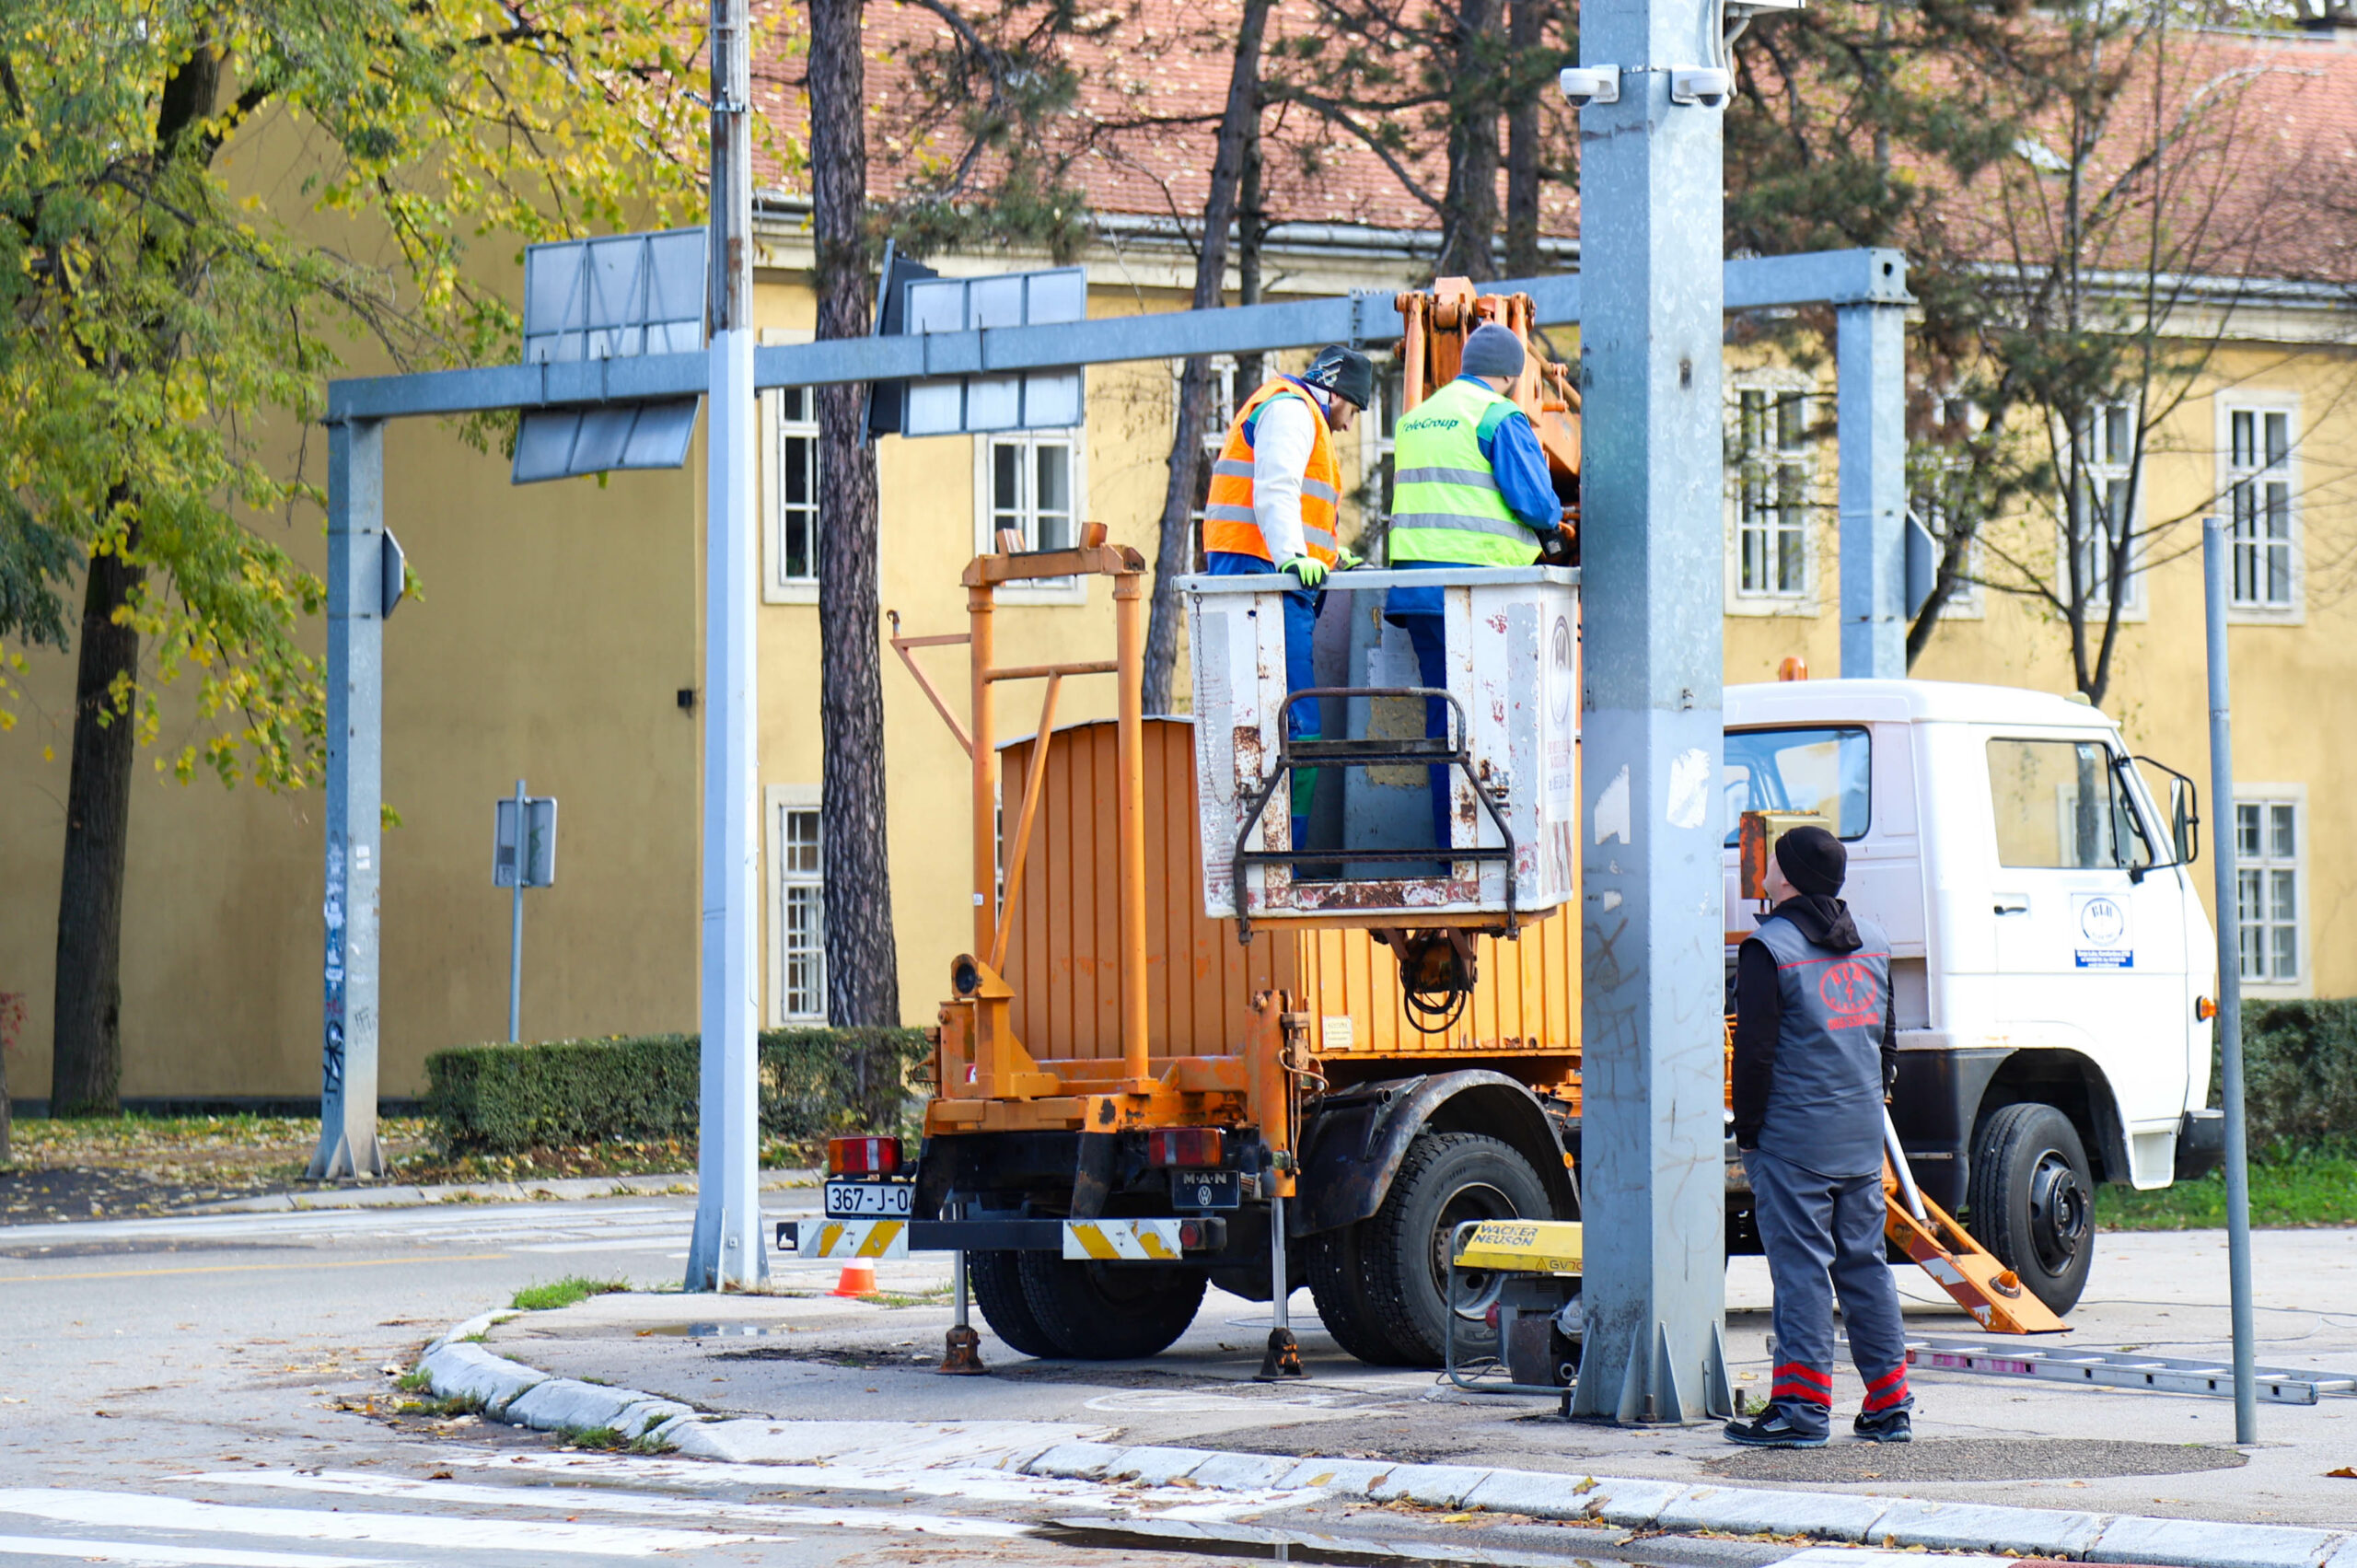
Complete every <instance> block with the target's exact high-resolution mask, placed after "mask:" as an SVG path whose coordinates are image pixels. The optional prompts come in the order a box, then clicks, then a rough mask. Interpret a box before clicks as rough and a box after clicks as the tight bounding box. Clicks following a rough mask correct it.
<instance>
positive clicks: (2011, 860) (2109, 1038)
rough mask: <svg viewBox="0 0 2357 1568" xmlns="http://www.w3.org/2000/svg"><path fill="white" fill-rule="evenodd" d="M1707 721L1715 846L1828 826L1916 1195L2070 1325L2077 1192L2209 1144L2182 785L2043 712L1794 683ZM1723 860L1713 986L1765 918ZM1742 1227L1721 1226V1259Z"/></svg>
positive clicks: (2216, 1145)
mask: <svg viewBox="0 0 2357 1568" xmlns="http://www.w3.org/2000/svg"><path fill="white" fill-rule="evenodd" d="M1725 711H1726V751H1725V772H1724V780H1725V788H1726V812H1727V814H1726V820H1727V822H1728V824H1729V825H1730V828H1732V826H1733V824H1734V823H1735V822H1736V818H1737V815H1738V814H1739V813H1741V812H1744V811H1749V810H1767V811H1801V812H1810V813H1814V814H1816V815H1817V816H1820V817H1822V818H1823V819H1825V820H1826V821H1828V822H1829V823H1831V824H1833V825H1834V830H1835V831H1836V832H1838V833H1839V834H1840V837H1841V839H1842V841H1843V842H1844V843H1845V844H1846V845H1847V846H1848V849H1849V853H1850V871H1849V883H1848V886H1847V887H1846V888H1845V889H1844V890H1843V891H1844V896H1845V897H1846V898H1847V899H1848V900H1850V902H1851V904H1852V906H1853V907H1854V908H1856V909H1857V910H1859V911H1860V912H1863V913H1865V914H1867V915H1870V916H1872V917H1873V918H1874V919H1875V921H1876V922H1878V923H1880V924H1881V925H1882V927H1883V929H1884V930H1885V931H1886V932H1887V933H1888V934H1889V936H1890V940H1891V952H1892V966H1891V968H1892V976H1893V990H1894V993H1895V997H1896V1003H1897V1007H1898V1029H1899V1035H1898V1043H1899V1050H1900V1056H1899V1074H1898V1089H1897V1091H1896V1093H1895V1095H1894V1097H1893V1102H1892V1108H1891V1109H1892V1117H1893V1120H1894V1121H1895V1122H1896V1123H1897V1125H1898V1133H1899V1141H1900V1143H1901V1144H1902V1145H1903V1146H1904V1147H1905V1149H1906V1151H1907V1156H1908V1158H1909V1160H1910V1163H1911V1164H1912V1165H1913V1166H1914V1169H1915V1176H1916V1179H1917V1180H1918V1181H1920V1182H1921V1183H1922V1187H1923V1190H1924V1191H1925V1192H1926V1193H1927V1194H1928V1195H1929V1196H1931V1197H1932V1199H1933V1201H1934V1202H1938V1203H1940V1204H1941V1205H1942V1206H1944V1207H1945V1208H1947V1209H1948V1210H1950V1211H1951V1212H1956V1211H1958V1210H1961V1211H1963V1214H1962V1217H1963V1218H1964V1219H1965V1222H1966V1224H1967V1225H1968V1226H1969V1227H1970V1229H1971V1230H1972V1232H1973V1234H1974V1235H1975V1236H1976V1237H1979V1238H1980V1241H1981V1242H1982V1243H1983V1244H1984V1245H1985V1246H1987V1247H1988V1248H1989V1249H1990V1250H1991V1251H1992V1252H1994V1253H1996V1254H1997V1255H1998V1257H2000V1258H2001V1259H2003V1260H2004V1261H2005V1263H2006V1264H2007V1265H2008V1266H2009V1267H2011V1268H2012V1269H2013V1270H2014V1272H2016V1273H2018V1274H2019V1275H2020V1276H2021V1278H2022V1281H2023V1283H2026V1285H2028V1286H2029V1287H2030V1289H2031V1290H2032V1291H2033V1292H2034V1293H2035V1294H2036V1295H2038V1297H2039V1298H2040V1299H2042V1300H2043V1301H2045V1302H2046V1303H2047V1305H2048V1306H2049V1307H2053V1308H2054V1309H2055V1310H2056V1311H2057V1312H2064V1311H2068V1310H2069V1309H2070V1307H2072V1306H2073V1305H2074V1304H2075V1303H2076V1302H2077V1301H2078V1299H2079V1295H2080V1292H2081V1291H2082V1290H2084V1288H2085V1285H2086V1280H2087V1272H2088V1269H2089V1266H2090V1265H2091V1264H2092V1262H2093V1261H2094V1254H2095V1247H2094V1240H2095V1227H2094V1223H2093V1214H2092V1212H2091V1200H2092V1197H2093V1183H2094V1182H2096V1181H2118V1182H2125V1183H2127V1184H2129V1185H2131V1186H2134V1187H2139V1188H2154V1187H2165V1186H2167V1185H2168V1184H2169V1183H2170V1182H2171V1181H2172V1180H2174V1179H2179V1178H2184V1177H2189V1176H2195V1175H2200V1174H2204V1173H2206V1172H2208V1171H2210V1170H2212V1169H2214V1168H2215V1167H2216V1166H2217V1164H2218V1161H2219V1159H2220V1156H2221V1155H2222V1153H2223V1130H2224V1129H2223V1121H2222V1120H2221V1118H2220V1115H2219V1113H2218V1112H2217V1111H2215V1110H2212V1109H2207V1107H2206V1105H2205V1102H2206V1100H2207V1099H2208V1091H2209V1086H2210V1053H2211V1023H2210V1019H2211V1018H2212V1016H2213V1015H2214V1012H2215V1007H2214V1005H2213V1004H2212V997H2214V996H2215V995H2216V982H2217V960H2216V947H2215V946H2214V943H2213V941H2212V931H2211V925H2210V922H2209V919H2208V917H2207V916H2206V915H2205V914H2204V913H2203V912H2202V908H2201V904H2200V900H2198V899H2197V898H2196V897H2195V893H2194V884H2193V880H2192V870H2191V863H2192V861H2193V859H2194V857H2195V855H2196V854H2198V852H2199V843H2198V838H2197V822H2198V816H2197V804H2196V797H2195V795H2194V791H2193V786H2192V784H2191V783H2190V781H2189V780H2188V779H2186V778H2185V776H2184V775H2183V774H2181V773H2178V772H2176V771H2175V770H2173V769H2170V768H2167V767H2165V765H2163V764H2161V763H2158V762H2154V761H2151V760H2150V759H2144V758H2131V756H2130V755H2129V753H2128V750H2127V749H2126V747H2125V746H2124V745H2123V744H2122V742H2121V740H2120V736H2119V726H2118V725H2116V724H2114V723H2113V722H2112V721H2111V720H2110V719H2108V718H2106V717H2105V716H2104V715H2103V714H2101V713H2100V712H2098V711H2096V709H2094V708H2093V707H2090V706H2088V705H2087V704H2085V703H2082V702H2076V701H2073V700H2070V699H2066V698H2062V697H2056V696H2051V695H2049V694H2046V693H2044V692H2038V691H2017V690H2014V689H2012V688H2007V687H1998V686H1968V685H1960V684H1952V683H1947V682H1941V681H1928V680H1795V681H1782V682H1778V683H1775V684H1772V685H1756V686H1730V687H1728V688H1727V689H1726V708H1725ZM2140 764H2141V766H2140ZM2148 770H2149V772H2148ZM2148 781H2149V782H2148ZM2154 784H2157V785H2158V786H2160V787H2161V788H2162V789H2163V790H2164V791H2165V798H2166V799H2167V800H2168V802H2169V808H2168V810H2167V811H2166V812H2165V813H2164V812H2163V811H2161V810H2160V809H2158V808H2156V807H2155V804H2154V793H2153V787H2152V786H2153V785H2154ZM1735 842H1736V841H1735V835H1734V833H1733V832H1732V831H1730V832H1729V834H1728V837H1727V846H1728V847H1727V852H1726V907H1727V922H1726V928H1727V931H1728V934H1729V937H1730V946H1729V947H1728V949H1727V958H1728V962H1729V964H1730V966H1732V964H1733V962H1734V956H1735V948H1734V946H1733V943H1734V942H1736V941H1739V940H1740V935H1739V934H1741V933H1744V932H1747V931H1749V930H1750V929H1751V926H1752V924H1753V922H1754V920H1755V918H1756V916H1757V915H1758V914H1759V912H1761V911H1760V910H1759V906H1758V905H1757V903H1756V902H1754V901H1753V900H1745V899H1743V898H1742V897H1741V896H1740V894H1739V891H1738V886H1737V878H1736V849H1735ZM1736 1202H1737V1203H1738V1204H1739V1202H1740V1201H1739V1200H1736ZM1748 1217H1749V1216H1748V1215H1747V1214H1742V1213H1740V1212H1739V1211H1738V1212H1731V1213H1730V1216H1729V1242H1730V1246H1731V1247H1735V1248H1737V1249H1740V1247H1741V1244H1742V1243H1743V1241H1744V1240H1745V1239H1746V1237H1745V1236H1744V1234H1743V1232H1744V1227H1745V1226H1746V1225H1747V1222H1748Z"/></svg>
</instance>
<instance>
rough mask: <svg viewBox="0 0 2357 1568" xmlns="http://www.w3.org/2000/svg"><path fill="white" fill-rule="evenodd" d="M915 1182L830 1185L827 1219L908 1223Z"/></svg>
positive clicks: (858, 1182) (852, 1182) (835, 1182)
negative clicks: (903, 1220)
mask: <svg viewBox="0 0 2357 1568" xmlns="http://www.w3.org/2000/svg"><path fill="white" fill-rule="evenodd" d="M916 1191H917V1184H916V1183H915V1182H913V1181H830V1182H828V1183H827V1217H828V1218H829V1219H830V1220H857V1219H906V1218H908V1216H909V1203H910V1200H911V1199H912V1198H914V1197H915V1196H916Z"/></svg>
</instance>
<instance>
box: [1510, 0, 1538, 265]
mask: <svg viewBox="0 0 2357 1568" xmlns="http://www.w3.org/2000/svg"><path fill="white" fill-rule="evenodd" d="M1511 3H1512V6H1513V10H1512V12H1511V15H1510V18H1509V20H1508V23H1507V27H1508V29H1509V34H1510V37H1511V39H1512V41H1513V44H1514V58H1515V60H1517V61H1523V60H1527V59H1529V58H1530V57H1531V55H1532V54H1533V53H1535V52H1537V50H1538V40H1539V36H1540V32H1541V29H1543V27H1544V25H1545V22H1546V12H1547V6H1548V4H1549V0H1511ZM1506 135H1507V141H1506V275H1507V276H1508V277H1515V278H1529V277H1537V276H1538V93H1536V92H1519V91H1518V92H1517V93H1516V95H1515V101H1514V103H1513V105H1512V106H1511V107H1510V109H1509V110H1507V114H1506Z"/></svg>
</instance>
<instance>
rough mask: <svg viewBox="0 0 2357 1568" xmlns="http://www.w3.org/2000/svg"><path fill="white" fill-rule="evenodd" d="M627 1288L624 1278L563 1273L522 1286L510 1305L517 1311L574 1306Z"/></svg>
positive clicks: (550, 1310)
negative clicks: (542, 1282) (561, 1277)
mask: <svg viewBox="0 0 2357 1568" xmlns="http://www.w3.org/2000/svg"><path fill="white" fill-rule="evenodd" d="M628 1289H630V1282H629V1281H628V1280H593V1279H590V1278H588V1277H587V1276H586V1275H583V1274H567V1275H565V1276H564V1277H563V1279H561V1280H550V1281H549V1282H547V1283H545V1284H536V1285H526V1286H525V1287H524V1288H523V1289H522V1290H519V1291H517V1293H516V1300H515V1304H514V1305H515V1307H516V1310H517V1311H518V1312H553V1311H555V1310H556V1309H557V1308H558V1307H577V1306H579V1305H580V1304H581V1303H583V1302H585V1301H586V1300H588V1299H589V1298H590V1297H591V1296H593V1295H610V1294H611V1293H613V1292H615V1291H621V1290H628Z"/></svg>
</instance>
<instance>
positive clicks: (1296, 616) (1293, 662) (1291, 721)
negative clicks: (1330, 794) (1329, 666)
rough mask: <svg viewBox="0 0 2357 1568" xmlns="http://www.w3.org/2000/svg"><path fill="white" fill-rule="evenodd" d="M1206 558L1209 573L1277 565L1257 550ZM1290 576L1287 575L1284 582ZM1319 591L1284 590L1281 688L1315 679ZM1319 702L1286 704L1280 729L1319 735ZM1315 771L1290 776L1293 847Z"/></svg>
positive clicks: (1238, 573)
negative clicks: (1282, 681)
mask: <svg viewBox="0 0 2357 1568" xmlns="http://www.w3.org/2000/svg"><path fill="white" fill-rule="evenodd" d="M1207 561H1208V563H1209V565H1210V566H1211V570H1212V575H1213V576H1214V577H1265V576H1267V575H1270V574H1271V573H1272V572H1274V571H1275V570H1276V568H1275V567H1274V566H1271V564H1270V563H1268V562H1266V561H1263V560H1261V559H1260V557H1259V556H1257V555H1239V554H1237V553H1235V552H1231V551H1225V550H1214V551H1211V552H1207ZM1293 580H1294V579H1293V578H1291V577H1287V578H1286V579H1285V581H1287V582H1289V583H1290V582H1292V581H1293ZM1325 597H1326V596H1325V595H1324V594H1323V593H1320V592H1314V591H1312V590H1311V589H1308V588H1303V587H1293V588H1288V589H1286V590H1285V601H1284V602H1285V691H1287V692H1288V693H1290V692H1294V691H1307V690H1308V689H1309V688H1311V687H1313V686H1315V685H1317V684H1318V668H1317V659H1316V656H1315V655H1314V653H1313V652H1312V643H1313V640H1314V639H1315V638H1316V636H1317V634H1318V605H1319V603H1320V601H1322V600H1323V599H1324V598H1325ZM1285 734H1286V735H1287V736H1289V737H1291V738H1293V739H1295V740H1315V739H1317V738H1318V734H1319V725H1318V703H1315V702H1308V703H1291V704H1289V705H1288V706H1287V707H1286V709H1285ZM1317 777H1318V775H1317V774H1316V773H1315V772H1310V771H1308V770H1306V769H1305V770H1303V771H1302V772H1296V773H1295V774H1294V776H1293V792H1292V795H1291V797H1290V798H1291V799H1292V802H1293V847H1294V848H1295V849H1300V848H1302V847H1303V846H1304V845H1305V844H1306V843H1307V842H1308V840H1309V802H1310V792H1311V786H1312V785H1313V784H1315V782H1316V780H1317Z"/></svg>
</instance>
